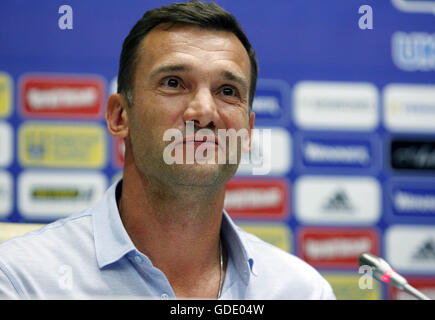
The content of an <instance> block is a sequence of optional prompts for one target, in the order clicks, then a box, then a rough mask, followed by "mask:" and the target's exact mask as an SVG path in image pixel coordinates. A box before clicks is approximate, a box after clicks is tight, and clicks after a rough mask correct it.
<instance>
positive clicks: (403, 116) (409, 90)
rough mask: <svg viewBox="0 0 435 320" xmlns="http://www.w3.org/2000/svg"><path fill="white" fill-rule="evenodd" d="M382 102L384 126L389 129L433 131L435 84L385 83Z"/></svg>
mask: <svg viewBox="0 0 435 320" xmlns="http://www.w3.org/2000/svg"><path fill="white" fill-rule="evenodd" d="M383 104H384V119H385V126H386V127H387V128H388V129H390V130H391V131H403V132H432V133H433V132H435V126H434V125H433V124H434V123H435V85H425V84H421V85H415V84H390V85H387V86H386V87H385V89H384V91H383Z"/></svg>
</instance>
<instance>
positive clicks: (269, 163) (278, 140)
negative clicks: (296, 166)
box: [236, 127, 292, 176]
mask: <svg viewBox="0 0 435 320" xmlns="http://www.w3.org/2000/svg"><path fill="white" fill-rule="evenodd" d="M291 142H292V141H291V137H290V134H289V132H288V131H287V130H286V129H283V128H280V127H271V128H265V127H258V128H257V130H255V131H254V132H253V135H252V142H251V152H250V153H249V154H248V153H242V157H241V162H240V165H239V168H238V170H237V172H236V175H238V176H240V175H242V176H248V175H249V176H251V175H254V176H255V175H266V174H268V175H285V174H287V173H288V171H289V170H290V168H291V166H292V145H291Z"/></svg>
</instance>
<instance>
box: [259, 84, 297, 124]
mask: <svg viewBox="0 0 435 320" xmlns="http://www.w3.org/2000/svg"><path fill="white" fill-rule="evenodd" d="M290 95H291V90H290V86H289V85H288V83H287V82H286V81H284V80H279V79H261V78H260V79H258V82H257V89H256V94H255V97H254V101H253V105H252V110H253V111H254V112H255V121H256V123H258V124H265V125H267V124H270V125H275V126H276V125H285V124H286V123H287V122H288V121H289V119H290V115H289V113H290V99H291V98H290Z"/></svg>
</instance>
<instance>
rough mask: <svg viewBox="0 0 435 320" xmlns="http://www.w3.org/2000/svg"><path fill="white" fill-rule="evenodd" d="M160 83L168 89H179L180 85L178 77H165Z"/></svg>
mask: <svg viewBox="0 0 435 320" xmlns="http://www.w3.org/2000/svg"><path fill="white" fill-rule="evenodd" d="M161 85H162V86H164V87H166V88H170V89H179V88H181V87H182V85H181V81H180V79H178V78H176V77H166V78H164V79H163V80H162V81H161Z"/></svg>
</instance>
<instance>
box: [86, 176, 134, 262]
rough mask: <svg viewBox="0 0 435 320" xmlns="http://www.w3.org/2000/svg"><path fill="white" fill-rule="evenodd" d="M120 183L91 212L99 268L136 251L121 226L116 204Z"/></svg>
mask: <svg viewBox="0 0 435 320" xmlns="http://www.w3.org/2000/svg"><path fill="white" fill-rule="evenodd" d="M121 181H122V180H118V181H117V182H116V183H114V184H113V185H111V186H110V188H109V189H107V190H106V192H105V193H104V195H103V198H102V199H101V201H100V202H99V203H98V204H97V205H96V206H95V207H94V208H93V212H92V223H93V228H94V237H95V250H96V256H97V262H98V266H99V267H100V268H103V267H105V266H106V265H108V264H110V263H113V262H115V261H117V260H119V259H121V258H122V257H123V256H124V255H125V254H126V253H128V252H130V251H133V250H136V248H135V246H134V244H133V242H132V241H131V239H130V237H129V236H128V233H127V231H126V230H125V228H124V225H123V224H122V221H121V216H120V214H119V210H118V205H117V204H116V191H117V188H122V183H120V182H121ZM118 191H119V189H118Z"/></svg>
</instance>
